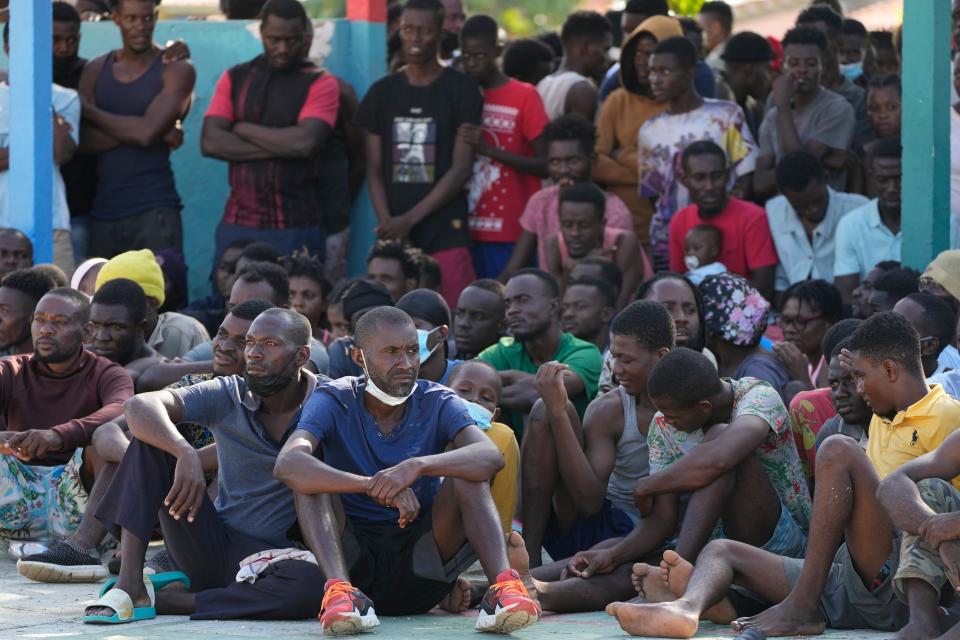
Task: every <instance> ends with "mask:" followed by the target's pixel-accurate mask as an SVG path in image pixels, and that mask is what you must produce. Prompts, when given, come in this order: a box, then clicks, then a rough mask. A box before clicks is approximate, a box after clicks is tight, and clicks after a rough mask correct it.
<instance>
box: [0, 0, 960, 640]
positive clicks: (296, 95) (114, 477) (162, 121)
mask: <svg viewBox="0 0 960 640" xmlns="http://www.w3.org/2000/svg"><path fill="white" fill-rule="evenodd" d="M87 4H96V3H91V2H87ZM157 4H159V2H158V0H113V1H112V2H111V4H110V5H109V11H110V14H109V15H110V16H111V17H112V20H113V22H114V23H115V24H116V26H117V28H118V30H119V32H120V36H121V41H122V46H121V48H120V49H117V50H114V51H110V52H107V53H105V54H103V55H101V56H100V57H98V58H95V59H93V60H89V61H88V60H84V59H82V58H79V57H78V53H77V52H78V46H79V39H80V23H81V14H80V13H78V12H77V10H76V9H75V8H74V7H73V6H72V5H71V4H69V3H66V2H61V1H57V2H54V3H53V16H54V22H53V40H54V48H53V50H54V61H53V63H54V79H55V82H56V85H55V87H54V92H53V112H54V113H53V124H52V126H53V133H54V135H53V144H54V162H55V163H56V164H57V165H58V168H59V169H58V171H57V172H56V179H55V184H54V197H53V206H54V211H53V220H54V225H53V228H54V264H38V265H34V263H33V262H34V261H33V249H32V245H31V242H30V239H29V238H27V236H25V235H24V234H23V233H21V232H20V231H18V230H16V229H13V228H9V227H7V228H2V229H0V356H2V357H0V415H2V419H3V423H4V427H3V428H4V430H3V431H0V540H2V541H6V542H9V541H15V540H37V541H42V543H43V545H44V548H43V550H42V551H40V552H38V553H34V554H30V555H25V556H23V557H21V558H20V559H19V561H18V564H17V566H18V570H19V572H20V573H21V574H22V575H23V576H24V577H25V578H28V579H30V580H35V581H40V582H100V581H102V580H105V579H106V581H105V582H104V584H103V586H102V588H101V590H100V593H99V596H98V599H97V600H96V602H95V603H94V604H92V605H90V606H88V607H86V608H85V609H84V610H83V612H82V617H83V621H84V622H88V623H95V624H120V623H128V622H135V621H139V620H146V619H150V618H154V617H156V616H157V615H158V614H159V615H164V614H178V615H190V616H191V617H192V618H193V619H198V620H203V619H300V618H304V619H305V618H312V617H319V619H320V623H321V625H322V629H323V631H324V632H325V633H328V634H334V635H340V634H351V633H359V632H362V631H367V630H370V629H372V628H374V627H376V626H377V625H378V624H379V620H378V618H377V613H380V614H381V615H413V614H420V613H425V612H427V611H430V610H431V609H433V608H434V607H437V606H439V607H441V608H442V609H444V610H446V611H449V612H453V613H459V612H463V611H465V610H469V609H479V613H478V615H477V621H476V628H477V629H478V630H481V631H489V632H496V633H512V632H514V631H517V630H520V629H523V628H525V627H528V626H530V625H532V624H534V623H536V622H537V620H538V619H539V618H540V615H541V613H542V611H553V612H561V613H563V612H577V611H599V610H604V609H606V611H607V612H608V613H610V614H611V615H613V616H615V617H616V618H617V620H618V621H619V623H620V625H621V626H622V627H623V629H624V630H625V631H627V632H629V633H631V634H634V635H641V636H654V637H657V636H666V637H677V638H686V637H691V636H693V635H694V634H695V633H696V632H697V629H698V625H699V623H700V621H701V620H708V621H711V622H715V623H722V624H732V625H733V627H734V628H735V629H736V630H738V631H741V632H745V631H747V630H751V629H753V630H757V631H759V632H761V633H762V634H764V635H766V636H780V635H810V634H817V633H822V632H823V630H824V629H825V628H827V627H831V628H862V629H877V630H883V631H899V633H900V636H899V637H900V638H902V640H926V639H932V638H938V637H941V636H943V637H944V638H951V637H953V636H954V635H956V629H960V627H955V628H951V625H952V624H953V623H954V622H956V620H957V617H956V613H954V609H953V608H951V607H955V605H956V603H955V602H954V598H955V592H956V590H957V589H960V569H958V567H960V527H958V525H957V522H958V519H957V514H958V513H960V435H956V434H954V433H953V432H954V431H955V430H957V428H958V427H960V400H958V398H960V351H958V349H957V334H958V317H957V316H958V311H960V250H956V249H951V250H948V251H945V252H943V253H941V254H940V255H938V256H937V257H936V259H935V260H934V261H932V262H931V263H930V264H929V265H927V266H926V267H925V269H924V270H923V271H922V272H920V271H917V270H914V269H912V268H910V267H908V266H905V265H903V264H902V263H901V188H900V182H901V156H902V148H901V140H900V122H901V93H900V87H901V84H900V79H899V59H900V46H901V40H902V38H901V32H900V30H899V29H898V30H896V31H894V32H892V33H891V32H883V31H876V32H868V31H867V30H866V28H865V27H864V26H863V25H862V24H861V23H859V22H857V21H856V20H853V19H850V18H844V17H843V15H842V10H843V7H842V6H841V4H840V3H839V2H837V1H825V0H814V1H813V2H812V4H811V5H810V6H809V7H806V8H803V10H802V11H800V12H799V13H798V15H797V17H796V24H795V27H794V28H792V29H790V30H789V31H788V32H787V33H785V34H782V37H779V36H780V35H781V34H777V36H778V37H776V38H775V37H770V36H766V35H761V34H757V33H752V32H747V31H737V30H736V28H735V23H734V14H733V11H732V10H731V8H730V6H729V5H727V4H726V3H724V2H722V1H711V2H706V3H704V4H703V6H702V8H701V9H700V12H699V14H698V16H697V17H696V19H695V20H694V19H690V18H678V17H676V16H673V15H671V14H670V11H669V9H668V6H667V2H666V0H629V1H628V2H626V6H625V9H624V10H623V11H620V12H611V13H609V14H608V15H601V14H599V13H596V12H592V11H577V12H574V13H572V14H571V15H570V16H569V17H568V18H567V19H566V21H565V23H564V24H563V27H562V30H561V31H560V33H558V34H557V33H551V34H544V35H543V36H540V37H538V38H530V39H518V40H513V41H509V42H507V43H506V44H505V42H504V37H503V33H502V30H501V28H500V26H499V25H498V23H497V22H496V20H495V19H494V18H492V17H490V16H487V15H470V13H469V11H468V10H469V6H466V7H465V6H464V4H463V2H462V1H461V0H442V1H441V0H407V2H406V3H404V4H400V3H393V2H390V3H388V4H389V7H388V18H389V20H388V28H387V30H388V37H389V45H388V51H389V56H390V60H389V68H390V72H389V73H388V74H387V75H386V76H385V77H383V78H382V79H380V80H378V81H377V82H375V83H374V84H373V85H372V86H371V87H370V88H369V90H368V91H367V92H366V93H365V94H364V95H362V96H358V95H357V93H356V91H355V90H354V88H353V87H351V86H350V85H349V84H348V83H346V82H345V81H343V80H342V79H339V78H337V77H335V76H334V75H332V74H331V73H330V72H329V71H327V70H325V69H323V68H322V67H319V66H317V65H316V64H314V63H313V62H311V61H310V60H308V58H307V53H308V51H309V45H310V42H311V39H312V34H313V26H312V23H311V21H310V20H308V18H307V15H306V13H305V11H304V8H303V5H302V4H301V3H300V2H298V1H297V0H267V2H265V3H260V4H262V8H261V9H260V13H259V20H260V23H259V24H260V37H261V39H262V42H263V54H262V55H258V56H257V57H255V58H253V59H252V60H250V61H247V62H243V63H241V64H238V65H236V66H234V67H231V68H229V69H227V70H225V71H223V72H222V75H220V77H219V80H218V81H217V83H216V87H215V89H214V91H213V97H212V99H211V100H210V103H209V105H208V106H207V107H206V111H205V114H204V118H203V130H202V134H201V136H200V144H201V148H202V152H203V154H204V155H206V156H209V157H211V158H216V159H218V160H222V161H224V162H226V163H227V164H228V166H229V181H230V194H229V197H228V199H227V201H226V203H225V205H224V211H223V217H222V219H221V221H220V223H219V225H218V227H217V230H216V247H215V262H214V265H213V268H212V269H211V276H210V284H211V290H210V293H209V295H208V296H206V297H204V298H202V299H191V297H190V295H189V289H188V287H187V283H186V271H187V266H186V263H185V259H184V257H183V253H182V237H183V230H182V228H183V227H182V225H181V209H182V206H183V205H182V201H181V198H180V196H179V195H178V193H177V188H176V181H175V175H174V172H173V170H172V168H171V163H170V156H171V153H175V152H176V150H177V149H178V148H179V147H180V146H181V145H182V144H183V141H184V137H183V130H182V126H181V122H182V120H183V118H184V117H185V115H186V113H187V111H188V110H189V109H190V108H191V106H192V96H193V91H194V82H195V78H196V73H195V70H194V66H193V63H192V61H191V54H190V50H189V46H188V45H187V43H184V42H171V43H168V45H167V46H164V47H161V46H158V45H155V44H154V42H153V28H154V25H155V21H156V17H157ZM84 11H85V13H88V12H89V11H90V10H84ZM954 21H955V25H956V24H957V23H960V11H955V12H954ZM953 33H954V37H955V44H958V43H957V41H956V34H957V33H960V29H958V28H956V26H955V28H954V30H953ZM8 36H9V23H8V24H7V25H6V27H5V30H4V44H5V47H6V46H7V44H8ZM7 50H9V49H8V47H7ZM611 52H616V53H613V54H612V53H611ZM611 62H613V64H611ZM955 78H956V80H957V82H958V83H960V75H957V76H955ZM8 100H9V86H8V85H7V84H6V82H3V83H0V111H3V112H6V110H5V109H3V107H4V106H5V104H6V101H8ZM954 112H956V113H960V102H958V106H956V107H955V108H954ZM4 125H5V127H4ZM9 126H10V123H9V122H7V121H4V120H0V131H2V135H0V143H2V144H4V145H5V144H6V143H5V142H4V141H5V140H6V139H7V138H8V134H9ZM7 156H8V150H7V149H6V148H0V196H2V197H0V224H2V223H3V221H4V220H5V219H8V218H9V213H8V211H7V204H6V196H7V193H8V191H9V186H8V185H7V184H6V169H7V167H8V161H7ZM364 182H365V183H366V186H364ZM363 188H366V189H367V190H368V192H369V196H370V200H371V202H372V205H373V209H374V211H375V214H376V218H377V226H376V235H377V240H376V242H375V244H374V245H373V246H372V247H371V248H370V249H369V253H368V255H367V259H366V273H365V274H364V275H362V276H358V277H352V278H348V277H347V273H346V272H347V268H346V249H347V246H348V244H349V241H350V219H349V209H350V207H351V203H352V201H353V199H354V198H355V197H357V195H358V193H359V190H360V189H363ZM186 226H187V227H188V228H189V224H188V225H186ZM211 336H213V338H212V339H211ZM155 538H160V539H162V540H163V549H162V550H161V551H159V552H157V553H152V554H148V553H147V551H148V545H149V544H150V542H151V540H153V539H155ZM478 561H479V564H480V567H481V569H482V574H483V575H484V578H483V579H480V578H478V577H473V578H470V577H468V576H469V575H473V574H468V573H467V570H468V569H469V568H470V567H471V565H473V564H474V563H476V562H478ZM111 573H112V574H115V576H116V577H109V576H110V574H111ZM941 605H942V606H941ZM78 613H79V612H78Z"/></svg>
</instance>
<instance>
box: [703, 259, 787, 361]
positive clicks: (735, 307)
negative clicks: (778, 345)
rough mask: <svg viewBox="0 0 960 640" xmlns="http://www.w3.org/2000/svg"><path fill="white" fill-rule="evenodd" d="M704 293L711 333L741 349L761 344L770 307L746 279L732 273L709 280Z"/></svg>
mask: <svg viewBox="0 0 960 640" xmlns="http://www.w3.org/2000/svg"><path fill="white" fill-rule="evenodd" d="M700 293H701V295H703V316H704V321H705V322H706V324H707V330H708V331H710V332H712V333H714V334H716V335H718V336H719V337H720V339H721V340H723V341H724V342H729V343H730V344H732V345H735V346H738V347H754V346H756V345H757V344H759V343H760V338H761V337H763V332H764V331H766V330H767V313H768V312H769V311H770V303H769V302H767V300H766V298H764V297H763V296H762V295H760V292H759V291H757V290H756V289H754V288H753V285H751V284H750V283H749V282H748V281H747V280H746V279H745V278H743V277H742V276H738V275H735V274H732V273H721V274H719V275H715V276H708V277H706V278H704V280H703V282H702V283H701V284H700Z"/></svg>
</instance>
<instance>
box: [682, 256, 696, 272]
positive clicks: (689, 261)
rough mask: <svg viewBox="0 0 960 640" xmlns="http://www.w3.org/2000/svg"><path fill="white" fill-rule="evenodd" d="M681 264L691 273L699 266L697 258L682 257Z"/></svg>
mask: <svg viewBox="0 0 960 640" xmlns="http://www.w3.org/2000/svg"><path fill="white" fill-rule="evenodd" d="M683 264H685V265H687V271H693V270H694V269H696V268H697V267H699V266H700V258H698V257H697V256H684V257H683Z"/></svg>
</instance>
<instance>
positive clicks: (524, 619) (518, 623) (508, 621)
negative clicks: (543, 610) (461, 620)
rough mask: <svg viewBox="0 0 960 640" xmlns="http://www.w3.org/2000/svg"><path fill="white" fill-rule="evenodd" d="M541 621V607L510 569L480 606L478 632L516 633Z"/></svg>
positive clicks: (498, 578)
mask: <svg viewBox="0 0 960 640" xmlns="http://www.w3.org/2000/svg"><path fill="white" fill-rule="evenodd" d="M539 619H540V605H539V604H537V602H536V601H535V600H533V598H531V597H530V594H529V593H528V592H527V589H526V587H524V586H523V582H521V581H520V574H519V573H517V572H516V571H514V570H513V569H507V570H506V571H504V572H503V573H501V574H500V575H498V576H497V582H496V583H495V584H494V585H493V586H491V587H490V588H489V589H487V593H486V595H484V596H483V601H482V602H481V603H480V615H479V616H478V617H477V627H476V629H477V631H488V632H490V633H513V632H514V631H519V630H520V629H523V628H525V627H529V626H530V625H532V624H533V623H534V622H536V621H537V620H539Z"/></svg>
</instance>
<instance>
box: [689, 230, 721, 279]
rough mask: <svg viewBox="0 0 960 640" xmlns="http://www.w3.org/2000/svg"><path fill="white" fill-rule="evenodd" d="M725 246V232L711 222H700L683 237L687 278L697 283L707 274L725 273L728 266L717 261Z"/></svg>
mask: <svg viewBox="0 0 960 640" xmlns="http://www.w3.org/2000/svg"><path fill="white" fill-rule="evenodd" d="M722 248H723V232H722V231H720V229H718V228H717V227H714V226H713V225H709V224H698V225H697V226H695V227H694V228H693V229H690V231H688V232H687V235H686V237H684V239H683V256H684V257H683V262H684V264H686V265H687V273H686V276H687V279H688V280H690V282H692V283H693V284H695V285H699V284H700V282H701V281H702V280H703V279H704V278H706V277H707V276H712V275H716V274H718V273H725V272H726V271H727V267H726V266H724V264H723V263H722V262H717V258H719V257H720V250H721V249H722Z"/></svg>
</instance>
